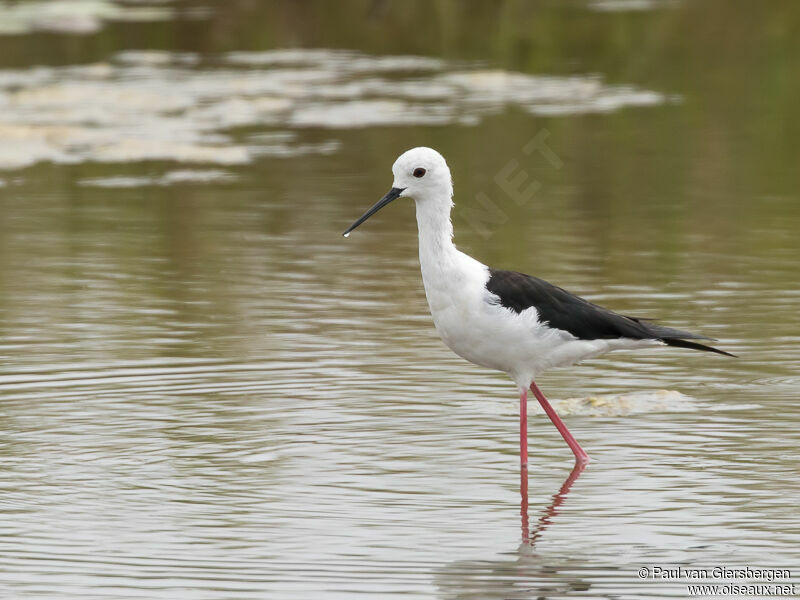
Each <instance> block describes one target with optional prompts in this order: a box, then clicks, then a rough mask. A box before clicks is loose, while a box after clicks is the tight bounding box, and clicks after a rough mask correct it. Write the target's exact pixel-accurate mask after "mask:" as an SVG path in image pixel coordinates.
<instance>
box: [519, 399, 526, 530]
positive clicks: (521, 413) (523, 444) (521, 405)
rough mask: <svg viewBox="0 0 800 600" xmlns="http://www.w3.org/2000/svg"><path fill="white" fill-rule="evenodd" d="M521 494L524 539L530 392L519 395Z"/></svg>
mask: <svg viewBox="0 0 800 600" xmlns="http://www.w3.org/2000/svg"><path fill="white" fill-rule="evenodd" d="M519 464H520V469H519V494H520V496H521V498H522V502H521V503H520V508H519V509H520V513H521V514H522V537H523V539H526V536H527V535H528V390H522V393H521V394H520V395H519Z"/></svg>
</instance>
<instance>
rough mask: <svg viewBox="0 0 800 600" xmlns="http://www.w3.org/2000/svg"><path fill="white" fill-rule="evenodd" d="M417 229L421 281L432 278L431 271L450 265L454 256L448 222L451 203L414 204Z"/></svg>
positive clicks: (428, 201)
mask: <svg viewBox="0 0 800 600" xmlns="http://www.w3.org/2000/svg"><path fill="white" fill-rule="evenodd" d="M416 206H417V228H418V229H419V263H420V267H421V268H422V276H423V279H428V276H429V275H430V276H433V273H432V271H436V270H440V269H442V268H446V267H447V265H449V264H452V260H448V259H451V257H452V256H453V255H454V254H456V253H457V252H458V251H457V250H456V247H455V244H453V223H452V222H451V221H450V209H451V208H452V206H453V203H452V201H449V199H448V202H437V201H434V200H433V199H426V200H422V201H418V202H416Z"/></svg>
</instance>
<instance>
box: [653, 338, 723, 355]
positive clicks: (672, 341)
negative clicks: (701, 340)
mask: <svg viewBox="0 0 800 600" xmlns="http://www.w3.org/2000/svg"><path fill="white" fill-rule="evenodd" d="M661 341H662V342H664V343H665V344H666V345H667V346H675V347H676V348H691V349H692V350H705V351H706V352H716V353H717V354H724V355H725V356H732V357H734V358H736V355H735V354H731V353H730V352H725V350H720V349H719V348H714V347H713V346H706V345H705V344H698V343H697V342H687V341H686V340H681V339H678V338H661Z"/></svg>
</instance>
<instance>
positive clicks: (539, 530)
mask: <svg viewBox="0 0 800 600" xmlns="http://www.w3.org/2000/svg"><path fill="white" fill-rule="evenodd" d="M585 468H586V463H585V462H576V463H575V466H574V467H573V468H572V472H570V474H569V476H568V477H567V479H566V480H565V481H564V483H563V484H562V486H561V489H560V490H558V492H557V493H556V494H554V495H553V501H552V502H551V503H550V506H548V507H547V508H546V509H545V511H544V512H543V513H542V516H541V517H539V521H538V522H537V523H536V525H535V526H534V527H533V529H529V527H530V524H529V520H528V469H527V465H525V466H523V467H522V468H521V469H520V482H519V491H520V496H521V497H522V501H521V504H520V514H521V515H522V543H523V544H528V545H530V546H535V545H536V542H537V540H538V539H539V538H540V537H541V536H542V534H543V533H544V531H545V529H547V528H548V527H549V526H550V522H551V521H552V519H553V517H555V516H556V515H557V514H558V507H559V506H561V505H562V504H563V503H564V500H566V499H567V494H569V490H570V488H571V487H572V484H573V483H575V481H576V480H577V479H578V477H580V475H581V473H583V470H584V469H585Z"/></svg>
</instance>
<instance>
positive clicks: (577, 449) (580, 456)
mask: <svg viewBox="0 0 800 600" xmlns="http://www.w3.org/2000/svg"><path fill="white" fill-rule="evenodd" d="M531 391H532V392H533V395H534V396H536V399H537V400H538V401H539V404H541V405H542V408H543V409H544V412H546V413H547V416H548V417H550V420H551V421H552V422H553V425H555V426H556V429H558V432H559V433H560V434H561V437H563V438H564V441H565V442H567V445H568V446H569V447H570V449H571V450H572V453H573V454H574V455H575V463H576V464H579V465H585V464H586V463H588V462H589V455H588V454H586V452H585V451H584V450H583V448H581V445H580V444H579V443H578V440H576V439H575V438H574V437H572V434H571V433H570V432H569V429H567V426H566V425H564V421H562V420H561V417H559V416H558V413H556V411H555V410H553V407H552V406H550V403H549V402H548V401H547V398H545V397H544V394H543V393H542V391H541V390H540V389H539V387H538V386H537V385H536V382H535V381H532V382H531ZM526 446H527V444H526ZM526 462H527V461H526Z"/></svg>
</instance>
